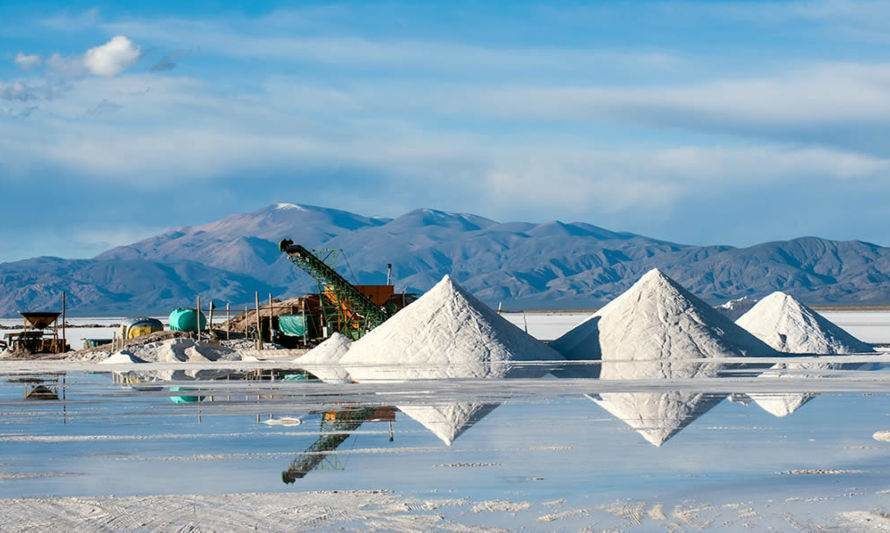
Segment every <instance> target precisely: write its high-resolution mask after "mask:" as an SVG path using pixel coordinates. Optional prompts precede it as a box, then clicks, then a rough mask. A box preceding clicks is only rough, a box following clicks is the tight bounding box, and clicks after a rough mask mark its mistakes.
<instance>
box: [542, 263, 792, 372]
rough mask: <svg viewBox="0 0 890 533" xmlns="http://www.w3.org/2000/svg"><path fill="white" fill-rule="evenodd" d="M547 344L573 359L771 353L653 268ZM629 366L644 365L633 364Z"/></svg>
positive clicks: (664, 358) (696, 356) (658, 357)
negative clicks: (589, 315) (582, 320)
mask: <svg viewBox="0 0 890 533" xmlns="http://www.w3.org/2000/svg"><path fill="white" fill-rule="evenodd" d="M551 346H552V347H553V348H555V349H556V350H557V351H559V352H560V353H562V354H563V355H564V356H565V357H566V358H568V359H576V360H577V359H600V358H602V359H603V360H604V361H606V360H610V359H611V360H632V361H641V360H648V361H651V360H661V361H665V360H669V359H690V358H702V357H708V358H710V357H733V356H745V355H747V356H758V355H775V351H774V350H773V349H772V348H770V347H769V346H767V345H766V344H764V343H763V342H761V341H759V340H758V339H756V338H755V337H754V336H752V335H751V334H750V333H748V332H747V331H745V330H744V329H742V328H741V327H739V326H737V325H736V324H734V323H733V322H732V321H731V320H729V319H728V318H727V317H725V316H723V315H722V314H721V313H719V312H718V311H716V310H715V309H714V308H713V307H711V306H710V305H708V304H706V303H705V302H703V301H702V300H700V299H699V298H697V297H696V296H694V295H693V294H692V293H690V292H689V291H687V290H686V289H684V288H683V287H681V286H680V284H678V283H677V282H675V281H674V280H672V279H671V278H669V277H668V276H667V275H665V274H664V273H662V272H661V271H659V270H658V269H653V270H650V271H649V272H647V273H646V274H644V275H643V277H641V278H640V279H639V280H638V281H637V282H636V283H634V285H633V286H632V287H631V288H629V289H628V290H626V291H625V292H623V293H622V294H621V295H620V296H618V297H617V298H615V299H614V300H612V301H611V302H609V304H608V305H606V306H605V307H603V308H602V309H600V310H599V311H598V312H596V313H595V314H594V315H593V316H591V317H590V318H588V319H587V320H586V321H584V322H583V323H581V324H580V325H578V326H577V327H575V328H574V329H572V330H571V331H569V332H568V333H566V334H565V335H563V336H562V337H560V338H558V339H557V340H555V341H554V342H553V343H551ZM633 368H634V369H638V370H645V368H644V367H640V366H638V365H637V366H634V367H633ZM627 377H631V376H627ZM642 377H645V376H642Z"/></svg>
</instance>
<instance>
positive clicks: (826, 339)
mask: <svg viewBox="0 0 890 533" xmlns="http://www.w3.org/2000/svg"><path fill="white" fill-rule="evenodd" d="M736 323H737V324H738V325H739V326H741V327H743V328H745V329H746V330H747V331H749V332H750V333H751V334H752V335H754V336H755V337H757V338H758V339H760V340H762V341H763V342H765V343H767V344H769V345H770V346H772V347H773V348H775V349H776V350H779V351H782V352H786V353H809V354H849V353H862V352H872V351H874V348H872V346H871V345H870V344H867V343H864V342H862V341H860V340H859V339H857V338H856V337H854V336H852V335H850V334H849V333H847V332H846V331H844V330H843V329H841V328H840V327H838V326H837V325H835V324H833V323H832V322H831V321H829V320H828V319H827V318H825V317H823V316H822V315H820V314H819V313H817V312H816V311H814V310H812V309H810V308H809V307H807V306H806V305H804V304H802V303H800V302H799V301H797V300H796V299H794V297H792V296H790V295H788V294H785V293H784V292H778V291H777V292H774V293H772V294H770V295H769V296H767V297H766V298H764V299H763V300H760V301H759V302H757V305H755V306H754V307H752V308H751V310H750V311H748V312H747V313H745V314H744V315H742V316H741V317H740V318H739V319H738V320H737V321H736Z"/></svg>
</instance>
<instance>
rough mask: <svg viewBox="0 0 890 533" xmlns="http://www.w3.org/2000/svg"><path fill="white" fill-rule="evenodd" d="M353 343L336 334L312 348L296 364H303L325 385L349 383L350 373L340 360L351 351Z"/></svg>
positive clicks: (344, 336)
mask: <svg viewBox="0 0 890 533" xmlns="http://www.w3.org/2000/svg"><path fill="white" fill-rule="evenodd" d="M351 345H352V341H351V340H349V337H347V336H346V335H343V334H340V333H336V332H335V333H334V334H332V335H331V336H330V337H328V338H327V339H325V340H324V342H322V343H321V344H319V345H318V346H316V347H315V348H312V349H311V350H309V351H308V352H306V353H305V354H303V355H302V356H300V357H298V358H297V359H295V362H298V363H303V364H305V365H306V367H307V368H305V369H304V370H307V371H309V372H310V373H311V374H312V375H314V376H315V377H317V378H318V379H320V380H321V381H324V382H325V383H348V382H349V381H351V379H350V377H349V373H348V372H347V371H346V369H345V368H343V367H342V366H341V365H340V359H342V358H343V356H344V355H346V352H348V351H349V347H350V346H351Z"/></svg>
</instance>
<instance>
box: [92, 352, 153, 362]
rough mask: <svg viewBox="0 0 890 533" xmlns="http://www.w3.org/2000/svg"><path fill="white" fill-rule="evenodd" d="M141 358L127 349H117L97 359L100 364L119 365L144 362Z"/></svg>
mask: <svg viewBox="0 0 890 533" xmlns="http://www.w3.org/2000/svg"><path fill="white" fill-rule="evenodd" d="M144 362H145V361H143V360H142V359H140V358H139V357H136V355H135V354H133V352H131V351H129V350H118V351H116V352H114V353H113V354H111V355H109V356H108V358H106V359H103V360H102V361H99V364H100V365H120V364H130V363H144Z"/></svg>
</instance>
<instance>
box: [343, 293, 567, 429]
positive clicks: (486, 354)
mask: <svg viewBox="0 0 890 533" xmlns="http://www.w3.org/2000/svg"><path fill="white" fill-rule="evenodd" d="M553 359H561V357H560V356H559V354H558V353H557V352H555V351H554V350H553V349H551V348H550V347H548V346H547V345H545V344H543V343H542V342H540V341H538V340H536V339H535V338H533V337H531V336H530V335H528V334H527V333H525V332H524V331H522V330H521V329H519V328H518V327H516V326H514V325H513V324H511V323H510V322H508V321H507V320H506V319H504V318H503V317H501V316H500V315H498V314H497V313H496V312H494V311H493V310H492V309H490V308H489V307H488V306H486V305H485V304H484V303H482V302H480V301H479V300H477V299H476V298H475V297H473V296H472V295H470V294H469V293H467V292H466V291H465V290H464V289H463V288H462V287H460V286H459V285H458V284H457V283H455V282H454V281H452V279H451V278H450V277H449V276H445V277H444V278H442V281H440V282H439V283H437V284H436V285H435V286H434V287H433V288H432V289H430V290H429V291H427V292H426V294H424V295H423V296H421V297H420V298H419V299H418V300H417V301H415V302H413V303H411V304H410V305H408V306H407V307H405V308H404V309H402V310H401V311H399V312H398V313H397V314H396V315H394V316H393V317H392V318H390V319H389V320H387V321H386V322H384V323H383V324H381V325H380V326H378V327H377V328H375V329H374V330H372V331H371V332H369V333H368V334H367V335H365V336H364V337H362V338H361V339H359V340H358V341H356V342H354V343H353V344H352V347H351V348H350V349H349V351H348V352H347V353H346V355H345V356H343V357H342V359H341V363H342V364H343V365H344V366H345V367H346V368H347V370H348V371H349V374H350V375H351V376H352V378H353V379H355V380H356V381H358V382H364V381H372V380H410V379H454V378H480V379H489V378H505V377H514V376H519V375H540V374H542V373H544V372H546V370H542V369H543V368H544V367H532V368H531V369H528V368H526V369H518V368H511V363H513V362H517V361H536V360H553ZM397 407H398V408H399V410H400V411H402V412H403V413H404V414H405V415H407V416H409V417H411V418H413V419H415V420H417V421H418V422H419V423H421V424H422V425H423V426H425V427H426V428H427V429H429V430H430V431H432V432H433V433H434V434H435V435H436V436H438V437H439V438H440V439H441V440H442V441H443V442H445V443H446V444H449V445H450V444H451V442H453V440H454V439H455V438H457V436H459V435H460V434H461V433H462V432H463V431H465V430H466V428H468V427H469V426H470V425H472V424H473V423H475V422H476V421H478V420H479V419H480V418H482V417H483V416H485V415H486V414H487V413H488V412H490V411H491V410H492V409H493V408H494V407H495V406H494V405H491V404H483V403H474V402H455V403H450V404H437V405H435V406H429V405H404V406H403V405H399V406H397Z"/></svg>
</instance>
